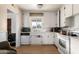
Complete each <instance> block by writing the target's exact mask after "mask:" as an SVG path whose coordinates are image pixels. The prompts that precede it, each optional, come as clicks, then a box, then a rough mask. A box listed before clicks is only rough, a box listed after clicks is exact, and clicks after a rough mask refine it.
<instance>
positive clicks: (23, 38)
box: [21, 35, 29, 44]
mask: <svg viewBox="0 0 79 59" xmlns="http://www.w3.org/2000/svg"><path fill="white" fill-rule="evenodd" d="M21 44H29V36H26V35H22V36H21Z"/></svg>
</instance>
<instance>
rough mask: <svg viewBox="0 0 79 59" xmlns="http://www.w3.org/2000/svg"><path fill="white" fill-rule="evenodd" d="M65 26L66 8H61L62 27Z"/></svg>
mask: <svg viewBox="0 0 79 59" xmlns="http://www.w3.org/2000/svg"><path fill="white" fill-rule="evenodd" d="M64 26H65V15H64V6H62V7H61V8H60V27H64Z"/></svg>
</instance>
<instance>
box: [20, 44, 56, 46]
mask: <svg viewBox="0 0 79 59" xmlns="http://www.w3.org/2000/svg"><path fill="white" fill-rule="evenodd" d="M30 45H31V46H33V45H36V46H37V45H40V46H52V45H53V46H55V44H21V46H30Z"/></svg>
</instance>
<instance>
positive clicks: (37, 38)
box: [30, 35, 42, 45]
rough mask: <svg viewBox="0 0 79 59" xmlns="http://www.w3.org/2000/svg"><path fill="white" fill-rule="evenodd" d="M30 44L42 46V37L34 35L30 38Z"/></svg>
mask: <svg viewBox="0 0 79 59" xmlns="http://www.w3.org/2000/svg"><path fill="white" fill-rule="evenodd" d="M30 44H34V45H40V44H42V36H39V35H32V36H31V38H30Z"/></svg>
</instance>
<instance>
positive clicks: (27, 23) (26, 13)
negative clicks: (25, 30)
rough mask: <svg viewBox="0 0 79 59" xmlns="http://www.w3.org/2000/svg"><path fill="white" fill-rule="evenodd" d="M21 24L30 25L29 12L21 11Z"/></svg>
mask: <svg viewBox="0 0 79 59" xmlns="http://www.w3.org/2000/svg"><path fill="white" fill-rule="evenodd" d="M23 26H24V27H30V23H29V12H24V13H23Z"/></svg>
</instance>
